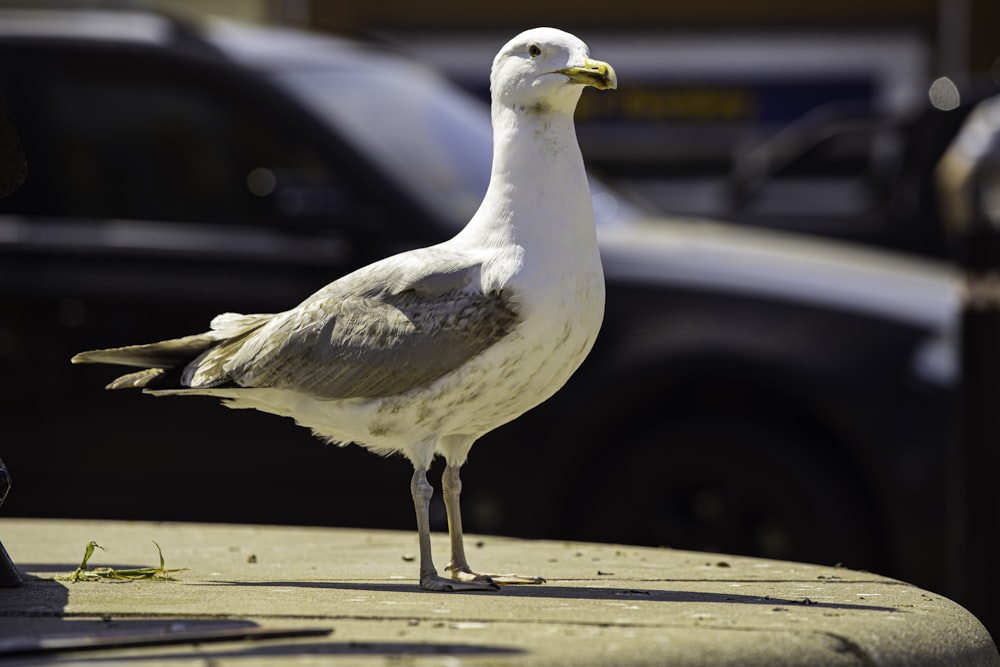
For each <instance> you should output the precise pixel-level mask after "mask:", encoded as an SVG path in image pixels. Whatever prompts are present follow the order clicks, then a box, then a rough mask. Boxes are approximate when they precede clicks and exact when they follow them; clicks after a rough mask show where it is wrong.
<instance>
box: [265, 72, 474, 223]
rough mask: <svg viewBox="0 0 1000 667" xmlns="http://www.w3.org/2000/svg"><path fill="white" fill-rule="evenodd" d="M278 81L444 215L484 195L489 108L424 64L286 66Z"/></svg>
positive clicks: (464, 214) (464, 213)
mask: <svg viewBox="0 0 1000 667" xmlns="http://www.w3.org/2000/svg"><path fill="white" fill-rule="evenodd" d="M276 82H277V83H278V84H279V85H281V86H283V87H285V88H286V89H287V90H289V91H290V92H292V93H293V94H295V95H296V96H298V97H299V98H300V99H301V100H302V101H303V102H304V103H305V104H307V105H309V106H310V107H311V108H313V109H314V110H315V111H316V113H317V115H319V116H321V117H323V118H326V119H328V120H329V121H330V122H332V123H333V124H335V125H336V126H338V127H340V128H342V131H343V135H344V137H345V138H346V139H347V140H349V141H352V142H354V144H355V146H356V147H357V148H358V150H361V151H363V152H365V153H366V154H370V155H372V156H373V157H374V158H375V159H376V160H377V161H378V162H379V163H380V164H381V165H382V166H383V167H384V168H385V169H386V171H387V172H389V173H390V174H392V175H393V177H394V179H395V180H396V181H397V183H398V184H399V185H400V186H402V187H404V188H406V189H407V190H409V191H410V192H411V194H412V195H413V196H415V197H418V198H421V199H423V200H424V202H425V204H427V205H428V206H429V207H431V208H433V209H436V210H437V211H439V213H440V214H441V215H442V217H444V218H445V219H448V220H451V221H454V222H455V223H457V224H464V223H465V221H467V220H468V219H469V217H470V216H471V215H472V214H473V213H474V212H475V210H476V208H477V207H478V205H479V203H480V202H481V201H482V198H483V195H484V194H485V193H486V186H487V185H488V184H489V180H490V164H491V155H492V151H493V141H492V131H491V129H490V123H489V111H488V110H486V109H484V108H483V107H482V105H480V104H478V103H476V102H475V101H473V100H471V99H467V98H466V97H465V96H464V95H461V94H458V93H457V92H456V91H453V90H451V89H449V88H447V87H445V86H442V85H440V83H439V81H438V79H437V78H436V77H433V76H430V75H429V74H428V73H427V72H425V71H424V70H423V69H422V68H419V67H412V66H406V67H405V70H404V71H403V72H399V71H398V70H396V69H393V68H385V69H384V70H378V69H375V68H369V69H368V70H365V71H353V70H348V69H346V68H345V69H332V68H331V69H326V70H320V69H307V70H301V71H297V70H290V71H285V72H282V73H281V74H280V75H279V76H278V77H277V78H276Z"/></svg>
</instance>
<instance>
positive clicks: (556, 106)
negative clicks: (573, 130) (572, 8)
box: [490, 28, 618, 113]
mask: <svg viewBox="0 0 1000 667" xmlns="http://www.w3.org/2000/svg"><path fill="white" fill-rule="evenodd" d="M586 86H594V87H595V88H598V89H600V90H607V89H614V88H616V87H617V86H618V78H617V76H616V75H615V70H614V69H613V68H612V67H611V65H609V64H608V63H606V62H601V61H599V60H593V59H591V58H590V53H589V49H588V48H587V45H586V44H584V43H583V41H581V40H580V39H579V38H577V37H576V36H574V35H571V34H569V33H568V32H564V31H562V30H557V29H555V28H533V29H531V30H526V31H525V32H522V33H521V34H520V35H518V36H517V37H515V38H513V39H512V40H510V41H509V42H507V44H505V45H504V47H503V48H502V49H500V52H499V53H497V56H496V58H495V59H494V60H493V70H492V72H491V74H490V90H491V92H492V94H493V100H494V102H495V103H499V104H502V105H504V106H508V107H511V108H514V109H517V110H526V111H533V110H534V111H563V112H566V113H572V112H573V110H574V109H575V108H576V103H577V101H578V100H579V99H580V94H581V93H582V92H583V89H584V88H585V87H586Z"/></svg>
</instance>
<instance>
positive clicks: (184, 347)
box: [70, 333, 218, 368]
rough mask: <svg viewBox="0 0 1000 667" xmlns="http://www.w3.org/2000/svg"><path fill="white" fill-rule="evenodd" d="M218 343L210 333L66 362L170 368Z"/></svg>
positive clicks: (96, 352) (87, 354) (82, 355)
mask: <svg viewBox="0 0 1000 667" xmlns="http://www.w3.org/2000/svg"><path fill="white" fill-rule="evenodd" d="M217 342H218V337H217V336H216V335H214V334H212V333H201V334H195V335H193V336H184V337H183V338H174V339H172V340H165V341H161V342H159V343H147V344H145V345H128V346H125V347H113V348H109V349H106V350H90V351H89V352H81V353H80V354H77V355H76V356H74V357H73V358H72V359H71V360H70V361H72V362H73V363H74V364H115V365H118V366H135V367H137V368H173V367H174V366H178V365H184V364H187V363H188V362H189V361H191V360H192V359H194V358H195V357H197V356H198V355H199V354H201V353H202V352H204V351H205V350H207V349H208V348H209V347H211V346H212V345H214V344H215V343H217Z"/></svg>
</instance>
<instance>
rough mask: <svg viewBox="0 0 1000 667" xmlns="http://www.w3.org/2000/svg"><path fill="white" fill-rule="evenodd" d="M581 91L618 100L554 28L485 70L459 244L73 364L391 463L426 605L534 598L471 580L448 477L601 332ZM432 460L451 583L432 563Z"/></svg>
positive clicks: (580, 46)
mask: <svg viewBox="0 0 1000 667" xmlns="http://www.w3.org/2000/svg"><path fill="white" fill-rule="evenodd" d="M586 87H594V88H597V89H599V90H606V89H614V88H616V87H617V76H616V74H615V71H614V69H613V68H612V67H611V65H609V64H608V63H605V62H601V61H597V60H592V59H591V58H590V56H589V49H588V47H587V45H586V44H585V43H584V42H582V41H581V40H580V39H578V38H577V37H575V36H574V35H571V34H569V33H567V32H564V31H562V30H558V29H555V28H535V29H532V30H527V31H525V32H523V33H521V34H519V35H518V36H516V37H514V38H513V39H512V40H511V41H509V42H508V43H507V44H506V45H504V47H503V48H502V49H501V50H500V51H499V53H498V54H497V55H496V57H495V59H494V61H493V67H492V71H491V74H490V90H491V97H492V103H491V112H492V122H493V163H492V171H491V178H490V184H489V187H488V188H487V191H486V195H485V197H484V199H483V202H482V204H481V205H480V207H479V208H478V210H477V211H476V213H475V214H474V215H473V217H472V218H471V220H470V221H469V222H468V224H467V225H466V226H465V227H464V228H463V229H462V230H461V231H460V232H459V233H458V234H457V235H455V236H454V237H452V238H451V239H450V240H448V241H445V242H443V243H439V244H437V245H432V246H428V247H425V248H420V249H416V250H411V251H408V252H403V253H400V254H397V255H393V256H391V257H388V258H386V259H383V260H380V261H377V262H375V263H373V264H370V265H368V266H365V267H363V268H361V269H358V270H357V271H354V272H353V273H350V274H348V275H346V276H343V277H341V278H339V279H337V280H335V281H333V282H332V283H330V284H328V285H326V286H325V287H323V288H321V289H320V290H319V291H317V292H315V293H314V294H312V295H311V296H309V297H308V298H306V299H305V300H304V301H302V302H301V303H300V304H299V305H298V306H296V307H295V308H292V309H291V310H287V311H284V312H281V313H272V314H250V315H244V314H238V313H223V314H221V315H218V316H216V317H215V318H214V319H213V320H212V321H211V324H210V328H209V330H208V331H207V332H204V333H199V334H194V335H190V336H185V337H183V338H176V339H172V340H165V341H161V342H158V343H151V344H144V345H131V346H127V347H119V348H112V349H104V350H94V351H89V352H82V353H80V354H78V355H76V356H74V357H73V359H72V361H73V363H105V364H117V365H122V366H131V367H138V368H141V369H142V370H139V371H135V372H131V373H128V374H126V375H123V376H122V377H119V378H118V379H116V380H114V381H113V382H111V384H109V385H108V387H107V388H108V389H126V388H141V389H143V390H144V391H145V392H146V393H149V394H153V395H157V396H163V395H202V396H213V397H216V398H219V399H222V401H223V403H224V404H225V405H227V406H228V407H232V408H252V409H256V410H259V411H262V412H266V413H271V414H276V415H281V416H285V417H290V418H292V419H294V420H295V422H296V423H298V424H299V425H301V426H303V427H306V428H309V429H311V430H312V431H313V433H314V434H315V435H316V436H318V437H320V438H322V439H323V440H326V441H327V442H330V443H335V444H339V445H346V444H350V443H355V444H360V445H362V446H364V447H366V448H368V449H370V450H372V451H373V452H375V453H378V454H383V455H386V454H393V453H401V454H403V455H404V456H406V457H407V458H408V459H409V460H410V461H411V462H412V464H413V468H414V472H413V477H412V479H411V482H410V490H411V493H412V496H413V504H414V509H415V511H416V520H417V521H416V522H417V534H418V541H419V547H420V586H421V588H423V589H426V590H433V591H467V590H496V589H497V588H498V586H499V585H502V584H535V583H544V579H542V578H541V577H534V576H521V575H502V574H486V573H480V572H477V571H475V570H473V569H472V568H471V567H470V565H469V562H468V560H467V558H466V554H465V548H464V545H463V533H462V517H461V510H460V507H459V496H460V492H461V479H460V476H459V471H460V468H461V467H462V465H463V464H464V463H465V461H466V458H467V456H468V454H469V450H470V449H471V448H472V445H473V443H475V441H476V440H477V439H478V438H479V437H481V436H482V435H484V434H486V433H488V432H489V431H492V430H493V429H495V428H497V427H498V426H501V425H503V424H505V423H507V422H509V421H511V420H513V419H514V418H516V417H518V416H519V415H521V414H523V413H524V412H526V411H527V410H529V409H531V408H533V407H534V406H536V405H538V404H539V403H541V402H543V401H545V400H546V399H547V398H549V397H550V396H552V395H553V394H554V393H555V392H556V391H558V390H559V388H560V387H562V386H563V385H564V384H565V383H566V381H567V380H568V379H569V377H570V376H571V375H572V374H573V372H574V371H575V370H576V369H577V368H578V367H579V366H580V364H581V363H582V362H583V360H584V358H585V357H586V356H587V354H588V353H589V352H590V350H591V348H592V347H593V345H594V341H595V339H596V338H597V334H598V331H599V329H600V327H601V322H602V320H603V317H604V273H603V270H602V268H601V259H600V255H599V252H598V247H597V234H596V229H595V226H594V214H593V209H592V204H591V197H590V189H589V185H588V181H587V174H586V171H585V170H584V164H583V158H582V156H581V153H580V148H579V145H578V143H577V139H576V130H575V128H574V122H573V114H574V111H575V109H576V105H577V102H578V101H579V99H580V96H581V94H582V92H583V90H584V88H586ZM436 455H440V456H442V457H443V458H444V459H445V471H444V473H443V475H442V495H443V498H444V503H445V508H446V510H447V515H448V531H449V536H450V546H451V561H450V563H449V565H448V566H447V570H446V571H447V572H448V574H449V576H440V575H439V573H438V570H437V569H436V567H435V566H434V562H433V559H432V555H431V534H430V525H429V523H430V522H429V518H428V509H429V505H430V500H431V496H432V495H433V488H432V487H431V485H430V484H429V483H428V481H427V470H428V468H429V467H430V465H431V463H432V462H433V459H434V457H435V456H436Z"/></svg>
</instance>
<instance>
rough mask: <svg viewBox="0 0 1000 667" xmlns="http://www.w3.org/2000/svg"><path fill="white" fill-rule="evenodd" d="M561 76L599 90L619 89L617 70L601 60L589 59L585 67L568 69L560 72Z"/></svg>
mask: <svg viewBox="0 0 1000 667" xmlns="http://www.w3.org/2000/svg"><path fill="white" fill-rule="evenodd" d="M559 74H565V75H566V76H568V77H569V79H570V81H573V82H575V83H580V84H583V85H585V86H593V87H594V88H597V89H598V90H614V89H615V88H617V87H618V75H617V74H615V69H614V68H613V67H612V66H611V65H609V64H608V63H606V62H602V61H600V60H591V59H590V58H587V61H586V62H585V63H584V64H583V67H567V68H566V69H561V70H559Z"/></svg>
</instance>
